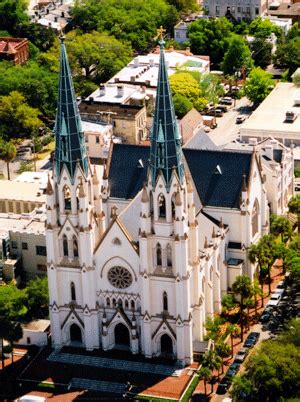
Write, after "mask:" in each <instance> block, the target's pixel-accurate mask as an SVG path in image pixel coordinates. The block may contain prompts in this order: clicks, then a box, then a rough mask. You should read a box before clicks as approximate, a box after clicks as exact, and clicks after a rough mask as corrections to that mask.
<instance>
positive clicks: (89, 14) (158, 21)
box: [71, 0, 179, 52]
mask: <svg viewBox="0 0 300 402" xmlns="http://www.w3.org/2000/svg"><path fill="white" fill-rule="evenodd" d="M71 13H72V17H73V22H74V24H75V25H76V26H78V27H80V29H81V30H82V31H83V32H84V33H87V32H92V31H98V32H109V33H110V35H113V36H114V37H115V38H116V39H118V40H120V41H121V42H122V43H125V42H129V43H130V44H131V46H132V47H133V49H135V50H136V51H138V52H140V51H146V50H147V48H148V47H149V45H150V44H151V43H153V38H154V37H155V36H156V34H157V31H156V30H157V27H159V26H160V25H163V26H164V27H165V28H166V29H167V32H170V33H171V32H172V33H173V27H174V25H176V23H177V21H178V20H179V15H178V12H177V10H176V8H175V7H174V6H172V5H170V4H168V3H167V2H166V1H164V0H147V1H144V0H102V1H101V2H99V1H98V0H82V1H80V2H76V3H75V4H74V7H73V8H72V10H71Z"/></svg>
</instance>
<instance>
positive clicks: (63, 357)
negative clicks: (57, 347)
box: [48, 352, 181, 377]
mask: <svg viewBox="0 0 300 402" xmlns="http://www.w3.org/2000/svg"><path fill="white" fill-rule="evenodd" d="M48 360H49V361H52V362H57V363H63V364H75V365H80V366H91V367H97V368H108V369H113V370H124V371H134V372H139V373H149V374H156V375H162V376H165V377H168V376H172V375H174V374H175V375H176V376H178V374H179V375H180V374H181V370H178V367H176V366H164V365H162V364H152V363H144V362H134V361H129V360H118V359H110V358H106V357H96V356H86V355H79V354H73V353H59V352H52V353H51V354H50V355H49V357H48ZM179 372H180V373H179Z"/></svg>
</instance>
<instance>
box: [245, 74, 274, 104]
mask: <svg viewBox="0 0 300 402" xmlns="http://www.w3.org/2000/svg"><path fill="white" fill-rule="evenodd" d="M273 86H274V82H273V80H272V75H271V74H269V73H267V72H266V71H263V70H262V69H261V68H260V67H257V68H254V69H253V70H252V71H251V73H250V74H249V77H248V79H247V80H246V84H245V87H244V92H245V95H246V96H247V98H248V99H249V100H250V101H251V102H253V105H254V107H256V106H257V105H259V104H260V103H261V102H262V101H263V100H264V99H265V98H266V97H267V96H268V95H269V93H270V92H271V90H272V88H273Z"/></svg>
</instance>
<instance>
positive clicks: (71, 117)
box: [54, 36, 88, 182]
mask: <svg viewBox="0 0 300 402" xmlns="http://www.w3.org/2000/svg"><path fill="white" fill-rule="evenodd" d="M60 44H61V45H60V72H59V89H58V101H57V111H56V120H55V127H54V134H55V142H56V147H55V169H56V175H57V178H58V181H59V180H60V175H61V171H62V168H63V166H65V167H66V168H67V170H68V172H69V174H70V178H71V181H72V182H74V179H75V171H76V167H77V164H79V165H80V167H81V169H82V172H83V174H84V175H85V176H87V172H88V156H87V152H86V147H85V142H84V133H83V130H82V126H81V119H80V114H79V110H78V106H77V102H76V96H75V91H74V87H73V80H72V75H71V70H70V66H69V61H68V56H67V52H66V47H65V43H64V37H63V36H61V37H60Z"/></svg>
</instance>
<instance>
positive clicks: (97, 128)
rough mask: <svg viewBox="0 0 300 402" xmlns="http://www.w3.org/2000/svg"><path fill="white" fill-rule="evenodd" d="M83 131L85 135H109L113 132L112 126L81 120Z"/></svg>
mask: <svg viewBox="0 0 300 402" xmlns="http://www.w3.org/2000/svg"><path fill="white" fill-rule="evenodd" d="M81 125H82V129H83V131H84V132H85V133H95V134H100V135H101V134H107V133H108V132H109V131H111V130H112V125H111V124H103V123H92V122H89V121H84V120H81Z"/></svg>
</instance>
